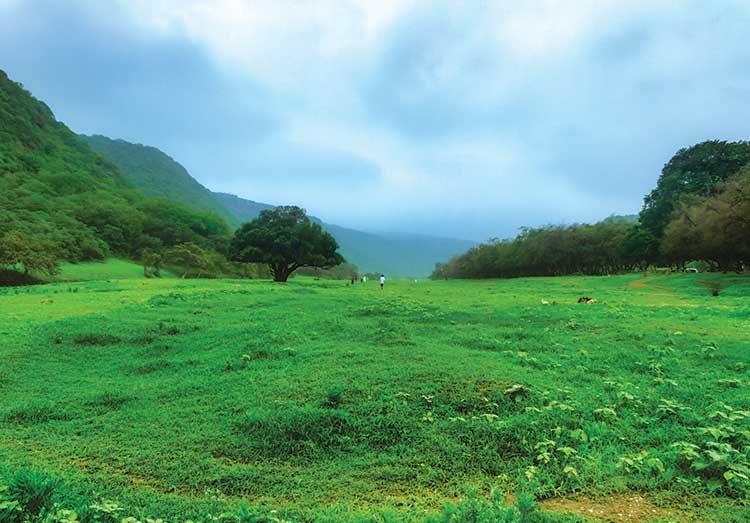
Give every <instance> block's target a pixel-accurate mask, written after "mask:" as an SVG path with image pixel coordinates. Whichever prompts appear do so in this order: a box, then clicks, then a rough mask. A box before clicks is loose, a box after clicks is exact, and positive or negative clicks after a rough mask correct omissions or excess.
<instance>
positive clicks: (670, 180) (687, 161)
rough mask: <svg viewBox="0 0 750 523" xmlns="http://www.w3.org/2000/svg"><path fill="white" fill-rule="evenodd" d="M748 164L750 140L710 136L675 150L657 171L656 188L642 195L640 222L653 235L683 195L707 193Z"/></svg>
mask: <svg viewBox="0 0 750 523" xmlns="http://www.w3.org/2000/svg"><path fill="white" fill-rule="evenodd" d="M748 164H750V142H724V141H718V140H711V141H706V142H702V143H699V144H696V145H693V146H692V147H688V148H685V149H680V150H679V151H677V154H675V155H674V156H673V157H672V158H671V159H670V160H669V162H667V164H666V165H665V166H664V168H663V169H662V171H661V176H659V180H658V182H657V185H656V189H654V190H653V191H651V193H650V194H649V195H648V196H646V198H645V200H644V205H643V210H642V211H641V214H640V222H641V225H642V226H643V227H644V228H646V229H647V230H648V231H650V232H651V233H652V234H653V235H654V236H655V237H656V238H657V239H661V237H662V236H663V234H664V229H665V228H666V227H667V224H668V223H669V222H670V220H671V218H672V213H673V212H674V211H675V209H676V208H677V202H678V201H680V199H681V198H682V197H683V196H687V195H696V196H711V195H712V194H714V193H715V192H716V190H717V187H718V185H719V184H720V183H721V182H723V181H725V180H727V179H728V178H729V177H730V176H732V175H733V174H735V173H736V172H738V171H739V170H740V169H741V168H742V167H743V166H745V165H748Z"/></svg>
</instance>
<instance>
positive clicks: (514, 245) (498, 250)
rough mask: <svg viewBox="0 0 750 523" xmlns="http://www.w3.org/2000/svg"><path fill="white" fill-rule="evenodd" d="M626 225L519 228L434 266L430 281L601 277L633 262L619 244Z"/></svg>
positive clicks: (614, 222)
mask: <svg viewBox="0 0 750 523" xmlns="http://www.w3.org/2000/svg"><path fill="white" fill-rule="evenodd" d="M630 228H631V225H630V223H629V222H628V221H627V220H625V219H622V218H613V219H608V220H605V221H603V222H600V223H596V224H594V225H586V224H584V225H570V226H562V225H554V226H547V227H538V228H524V229H523V230H522V232H521V234H519V235H518V236H517V237H516V238H515V239H513V240H502V241H499V240H493V241H490V242H488V243H485V244H482V245H479V246H477V247H474V248H473V249H470V250H469V251H468V252H466V253H465V254H462V255H460V256H456V257H454V258H453V259H451V260H450V261H449V262H447V263H439V264H437V265H436V267H435V271H434V272H433V274H432V277H433V278H440V279H442V278H514V277H521V276H560V275H564V274H589V275H601V274H611V273H615V272H620V271H625V270H630V269H632V268H633V267H634V266H635V265H637V264H638V260H637V259H636V258H635V257H633V256H632V253H630V252H628V250H627V249H626V247H625V245H626V244H627V242H626V240H627V238H628V233H629V232H630Z"/></svg>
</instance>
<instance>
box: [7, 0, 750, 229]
mask: <svg viewBox="0 0 750 523" xmlns="http://www.w3.org/2000/svg"><path fill="white" fill-rule="evenodd" d="M4 4H5V5H7V4H8V0H0V7H2V6H3V5H4ZM77 4H79V5H84V6H87V12H89V13H90V14H91V16H93V17H102V18H103V19H104V17H105V15H106V10H107V9H108V8H107V7H106V6H105V7H102V6H103V4H102V3H100V2H98V1H95V0H89V1H86V0H79V1H78V2H77ZM120 7H121V9H122V10H123V11H124V12H126V13H128V16H127V17H123V23H122V25H123V26H127V25H128V24H129V23H131V22H132V24H133V26H134V28H135V29H133V30H135V31H137V32H139V34H140V35H141V36H142V38H143V39H144V40H149V39H153V40H154V41H157V40H159V39H166V40H170V41H171V40H183V41H189V42H190V43H191V44H192V45H195V46H196V47H197V48H199V49H201V50H204V51H205V52H206V53H207V55H208V56H209V57H210V58H211V60H212V63H215V64H218V70H217V73H216V74H223V75H225V76H226V78H225V79H224V80H226V79H232V78H239V79H241V81H238V82H237V85H243V86H244V85H245V83H244V82H247V83H248V84H249V85H253V86H256V87H257V88H256V89H254V90H253V91H252V92H248V93H247V94H246V96H245V97H246V99H247V100H249V102H247V104H248V105H252V106H253V107H254V108H255V109H253V111H246V110H245V109H244V105H245V104H246V101H245V100H244V99H243V94H242V92H241V91H240V90H239V89H232V90H227V93H226V98H227V100H226V104H220V103H217V104H216V106H217V107H223V106H224V105H225V106H226V107H230V108H231V107H236V108H237V113H238V114H240V115H244V114H248V115H252V114H265V113H264V112H263V111H260V110H258V107H260V108H262V109H263V110H264V111H267V112H268V113H270V116H269V117H268V119H269V121H272V122H273V124H272V125H271V124H269V125H268V126H267V127H268V128H269V129H272V131H268V132H267V134H265V135H264V134H263V131H262V130H261V131H258V133H255V134H250V136H252V137H253V139H254V140H256V141H254V142H253V143H247V144H243V143H238V139H237V134H238V133H237V132H236V128H237V127H238V125H239V124H237V125H234V126H233V127H230V128H228V129H227V131H226V134H225V135H222V134H221V129H220V128H221V125H220V123H219V124H217V125H216V132H215V133H214V135H215V139H213V140H212V143H211V145H210V149H209V146H202V145H201V144H200V143H196V142H195V141H191V142H189V143H188V142H186V143H188V145H186V150H185V151H183V152H182V153H181V152H180V151H179V150H176V151H175V152H174V154H175V156H177V158H178V159H181V158H180V157H181V156H182V157H183V158H185V159H186V160H185V161H186V163H188V167H189V168H191V169H192V170H193V174H195V175H196V176H197V177H198V178H199V179H200V180H201V181H202V182H203V183H204V184H207V185H209V186H211V185H212V184H213V185H214V186H215V187H217V188H221V189H223V190H229V191H232V192H236V193H239V194H241V195H243V196H247V197H250V198H253V199H256V200H263V199H267V200H269V201H272V202H274V203H276V202H283V201H284V200H285V199H287V198H288V199H289V200H290V201H295V202H296V203H301V204H303V205H305V206H306V207H308V208H309V209H310V210H311V211H313V212H315V213H316V214H318V215H320V216H322V217H324V218H326V219H328V220H329V221H334V220H338V221H340V222H341V223H342V225H358V226H367V225H368V224H369V225H370V226H371V227H372V228H378V227H379V228H392V229H393V228H401V229H408V228H410V227H413V228H419V229H421V232H425V231H427V230H430V229H437V230H441V231H442V232H443V233H444V234H454V235H457V236H468V237H474V238H484V237H487V236H490V235H499V236H504V235H508V234H510V233H512V232H513V231H514V230H515V229H516V228H517V226H519V225H522V224H531V225H533V224H539V223H547V222H556V221H560V220H564V221H574V220H583V219H586V220H591V219H596V218H599V217H603V216H604V215H606V214H609V212H618V213H621V212H632V211H636V210H637V209H638V207H639V206H640V203H641V198H642V196H643V194H644V193H645V192H646V191H647V190H648V189H649V188H650V187H651V186H652V185H653V184H654V182H655V179H656V177H657V176H658V171H659V169H660V168H661V165H662V164H663V163H664V162H665V161H666V160H667V159H668V158H669V156H670V155H671V154H672V153H673V152H674V151H675V150H676V149H677V148H678V147H681V146H685V145H690V144H691V143H694V142H696V141H701V140H704V139H710V138H727V139H737V138H747V137H748V135H749V134H750V118H748V111H747V107H746V101H745V96H746V92H747V90H748V88H750V68H748V67H747V65H748V63H750V47H748V46H747V45H746V36H745V33H746V27H747V24H748V23H750V6H749V5H748V4H747V3H746V2H745V1H743V0H724V1H722V2H716V3H706V2H699V1H684V2H674V1H670V0H663V1H661V0H653V1H646V0H608V1H603V0H576V1H575V2H571V1H562V0H538V1H531V2H510V1H507V2H503V1H499V0H498V1H474V2H449V1H427V0H408V1H407V0H404V1H397V0H320V1H313V0H310V1H292V0H252V1H251V0H246V1H241V0H121V2H120ZM131 29H132V28H131ZM165 74H169V72H168V71H167V72H166V73H165ZM222 85H224V83H222ZM225 112H226V110H225ZM218 116H221V117H226V115H224V116H222V115H218ZM249 117H250V116H248V118H249ZM142 125H143V126H148V125H150V124H149V122H142ZM262 129H265V127H263V128H262ZM242 136H244V135H242ZM170 139H171V141H172V143H174V144H177V145H175V147H179V143H180V141H181V140H182V141H184V138H183V137H181V136H173V137H170ZM188 147H189V149H187V148H188ZM285 150H288V154H289V155H298V156H299V158H297V159H296V160H295V159H287V158H283V151H285ZM313 151H315V154H313ZM352 158H356V159H360V160H361V162H357V161H353V160H352V161H351V162H349V160H351V159H352ZM275 159H279V161H281V160H284V162H286V163H283V164H279V166H278V168H277V169H276V170H274V171H273V173H272V174H269V171H272V170H273V169H272V167H273V166H272V165H270V163H271V162H273V161H274V160H275ZM342 159H343V160H342ZM347 162H349V163H351V165H352V166H355V167H353V168H357V167H356V166H367V167H366V168H365V167H362V168H363V169H365V170H367V169H369V168H370V167H371V168H372V169H373V170H375V171H377V173H376V175H373V176H371V177H370V175H371V173H370V172H369V170H368V172H367V176H365V175H362V176H356V174H357V173H353V179H356V180H362V179H367V180H368V181H367V183H368V184H369V185H368V187H369V188H370V191H372V192H373V193H374V194H375V195H376V197H370V196H369V195H368V196H367V197H361V196H362V195H361V193H360V192H358V191H360V189H357V190H356V191H355V194H352V186H353V185H356V184H355V183H354V182H352V184H346V183H342V182H341V179H340V177H339V178H337V177H336V176H327V173H326V172H325V171H326V170H327V169H328V170H331V169H335V168H339V167H340V166H342V165H348V163H347ZM287 168H288V169H290V170H294V171H295V177H294V179H295V183H294V184H289V185H283V184H280V183H279V181H278V178H279V175H280V174H281V173H280V171H282V170H283V169H287ZM357 183H359V182H357ZM356 186H357V187H360V186H359V185H356Z"/></svg>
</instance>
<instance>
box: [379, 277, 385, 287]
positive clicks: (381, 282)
mask: <svg viewBox="0 0 750 523" xmlns="http://www.w3.org/2000/svg"><path fill="white" fill-rule="evenodd" d="M383 287H385V274H381V275H380V290H381V291H382V290H383Z"/></svg>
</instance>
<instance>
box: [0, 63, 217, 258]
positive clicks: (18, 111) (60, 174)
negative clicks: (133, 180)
mask: <svg viewBox="0 0 750 523" xmlns="http://www.w3.org/2000/svg"><path fill="white" fill-rule="evenodd" d="M228 233H229V231H228V230H227V227H226V225H225V224H224V223H223V221H222V220H220V219H219V218H218V217H213V215H210V216H209V215H206V214H204V213H199V212H196V211H194V210H192V209H190V208H188V207H184V206H181V205H178V204H175V203H173V202H171V201H168V200H164V199H157V198H151V197H147V196H145V195H144V194H142V193H141V192H140V191H137V190H135V189H134V188H132V186H131V185H130V184H129V182H128V181H127V179H126V178H125V177H124V176H122V174H121V173H120V172H119V170H118V169H117V167H116V166H115V165H113V164H112V163H110V162H108V161H106V160H105V159H104V158H103V157H102V156H100V155H99V154H97V153H95V152H94V151H93V150H91V148H90V147H89V146H88V145H87V144H86V143H85V142H83V141H82V140H81V139H80V138H79V137H78V136H77V135H76V134H75V133H73V131H71V130H70V129H69V128H68V127H66V126H65V124H63V123H62V122H58V121H57V120H56V119H55V117H54V114H53V113H52V111H51V110H50V108H49V107H47V105H45V104H44V103H43V102H41V101H39V100H37V99H36V98H34V97H33V96H32V95H31V93H29V92H28V91H26V90H25V89H24V88H23V86H21V85H20V84H18V83H16V82H13V81H12V80H10V79H9V78H8V76H7V75H6V74H5V73H4V72H3V71H0V266H13V267H14V268H20V267H21V266H22V267H23V269H24V270H36V269H37V268H43V269H44V270H51V269H53V267H54V264H55V263H56V262H57V261H59V260H62V259H65V260H69V261H81V260H91V259H100V258H103V257H105V256H107V255H108V254H110V253H112V254H118V255H124V256H139V255H140V253H141V251H142V250H143V249H144V248H146V247H162V246H170V245H174V244H176V243H181V242H188V241H190V242H196V243H201V244H202V245H204V246H207V247H213V246H215V245H217V242H218V243H221V242H224V241H225V240H226V237H227V236H228ZM35 265H36V266H37V267H35Z"/></svg>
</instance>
